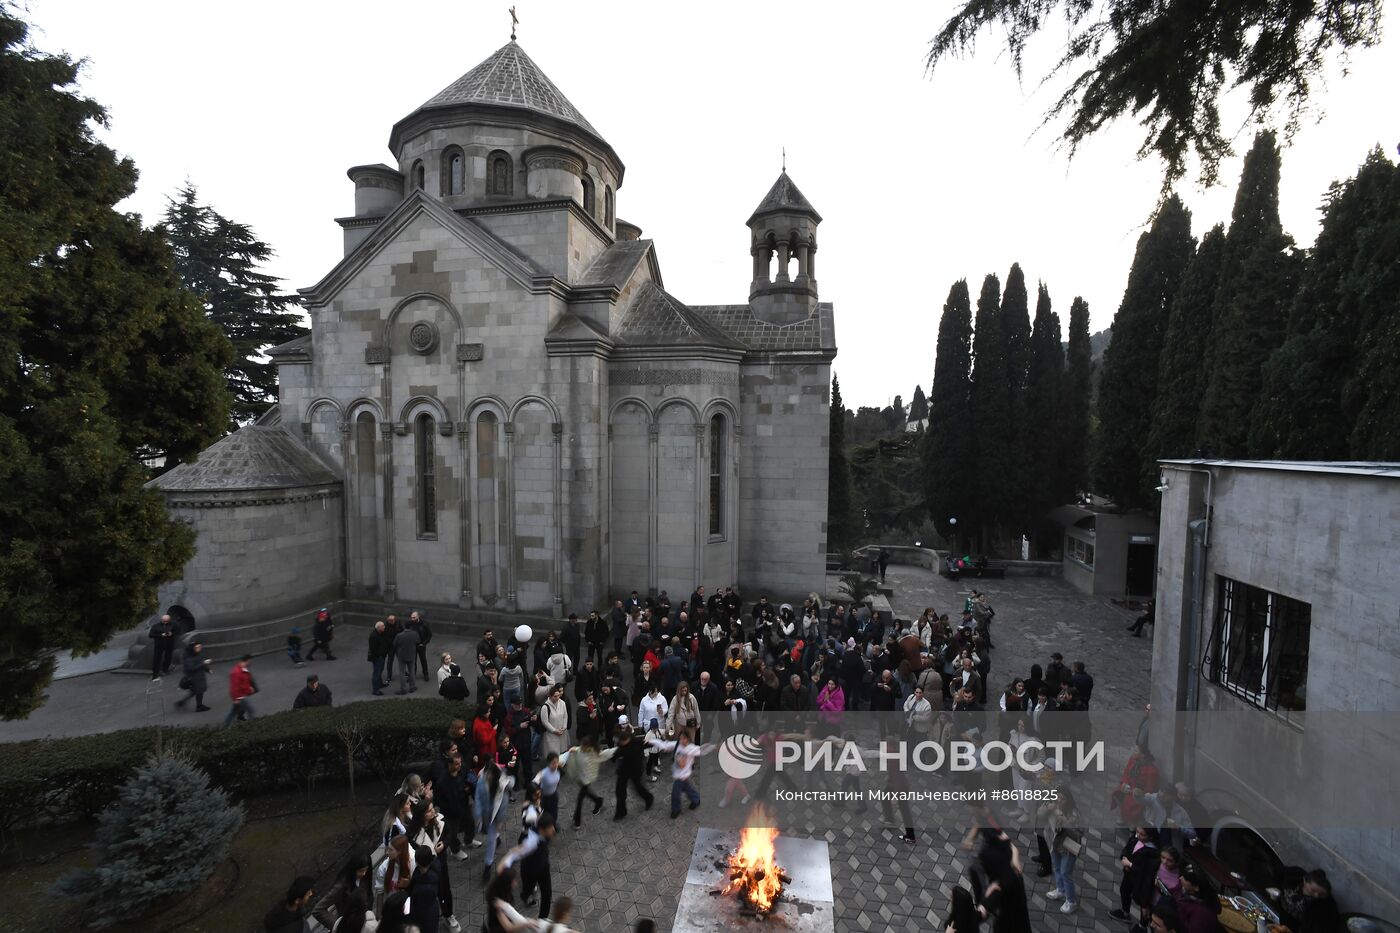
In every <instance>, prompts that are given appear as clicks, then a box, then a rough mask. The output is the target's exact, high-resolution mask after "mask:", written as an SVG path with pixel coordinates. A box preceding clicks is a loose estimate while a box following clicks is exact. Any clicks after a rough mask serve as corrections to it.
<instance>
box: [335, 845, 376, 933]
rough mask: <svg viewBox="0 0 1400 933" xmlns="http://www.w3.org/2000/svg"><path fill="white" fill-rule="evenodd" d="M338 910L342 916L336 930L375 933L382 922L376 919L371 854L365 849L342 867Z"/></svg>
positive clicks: (338, 932)
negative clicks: (364, 851) (367, 853)
mask: <svg viewBox="0 0 1400 933" xmlns="http://www.w3.org/2000/svg"><path fill="white" fill-rule="evenodd" d="M335 912H336V915H337V916H339V917H340V920H339V922H338V923H337V924H336V927H335V931H336V933H376V931H377V930H378V929H379V921H378V920H376V919H375V918H374V879H373V878H372V877H371V874H370V864H369V856H368V855H365V854H364V853H363V852H357V853H355V854H354V855H352V856H350V860H349V861H348V862H346V863H345V867H344V868H342V869H341V870H340V892H339V893H338V894H336V897H335Z"/></svg>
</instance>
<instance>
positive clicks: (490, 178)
mask: <svg viewBox="0 0 1400 933" xmlns="http://www.w3.org/2000/svg"><path fill="white" fill-rule="evenodd" d="M486 165H487V171H486V193H487V194H488V195H495V196H507V195H509V194H510V193H511V190H512V188H513V182H514V174H515V173H514V170H513V169H512V168H511V162H510V156H508V155H506V154H505V153H504V152H499V151H497V152H493V153H491V156H490V158H488V159H487V162H486Z"/></svg>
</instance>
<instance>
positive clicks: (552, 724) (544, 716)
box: [540, 684, 569, 759]
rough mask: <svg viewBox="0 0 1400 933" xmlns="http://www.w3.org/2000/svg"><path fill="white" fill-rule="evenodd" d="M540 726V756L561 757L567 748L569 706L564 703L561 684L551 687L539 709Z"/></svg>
mask: <svg viewBox="0 0 1400 933" xmlns="http://www.w3.org/2000/svg"><path fill="white" fill-rule="evenodd" d="M540 725H541V726H542V727H543V728H544V735H543V737H542V738H541V740H540V754H541V755H542V756H543V757H544V758H546V759H548V758H549V755H550V753H551V752H553V753H554V754H556V755H562V754H563V753H564V751H565V749H567V748H568V747H569V740H568V732H569V705H568V704H567V703H565V702H564V687H563V685H562V684H554V685H553V688H552V689H551V690H550V691H549V699H548V700H546V701H545V702H544V705H542V706H541V707H540Z"/></svg>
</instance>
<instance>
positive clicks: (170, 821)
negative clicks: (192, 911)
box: [55, 754, 243, 927]
mask: <svg viewBox="0 0 1400 933" xmlns="http://www.w3.org/2000/svg"><path fill="white" fill-rule="evenodd" d="M242 825H243V810H242V808H241V807H238V806H235V805H233V804H231V803H229V800H228V794H226V793H225V792H224V791H222V790H218V789H216V788H213V787H210V786H209V776H208V775H207V774H205V773H204V772H203V771H200V770H199V769H198V768H196V767H195V766H194V765H193V764H191V763H190V762H188V761H186V760H184V759H183V758H180V757H178V756H174V755H168V754H167V755H163V756H158V757H155V758H152V759H151V760H150V761H149V762H147V763H146V765H145V766H144V767H142V768H140V769H138V770H137V772H136V774H135V775H133V776H132V778H131V780H129V781H127V782H126V784H124V785H123V786H122V788H121V790H120V792H119V793H118V794H117V799H116V800H115V801H114V802H113V803H112V806H111V807H109V808H108V809H107V810H105V811H103V813H102V815H101V816H100V817H99V818H98V827H97V838H96V840H95V842H94V843H93V845H92V848H93V850H94V858H93V861H94V862H95V864H96V866H97V867H95V868H92V869H81V870H79V871H75V872H72V873H70V874H68V875H65V876H64V877H63V878H61V879H60V880H59V882H58V884H57V885H56V886H55V890H56V892H57V893H59V894H62V895H64V896H67V897H71V898H74V899H75V900H77V901H78V902H79V903H80V904H81V905H82V906H83V912H84V915H85V919H86V920H87V922H88V923H90V924H91V925H92V926H95V927H109V926H112V925H113V924H115V923H119V922H120V921H122V920H130V919H134V918H137V917H140V916H141V915H142V914H144V913H145V912H146V911H147V910H149V909H150V908H151V907H152V906H153V905H154V904H155V903H156V902H157V901H159V900H160V899H161V898H164V897H169V896H172V895H178V894H184V893H187V892H189V891H193V890H194V889H195V888H197V887H198V886H199V885H200V883H201V882H202V881H204V879H205V878H208V877H209V876H210V875H212V874H213V873H214V871H215V869H217V868H218V867H219V865H220V864H222V863H223V861H224V859H225V858H227V857H228V850H229V845H230V843H232V842H233V837H234V834H235V833H237V832H238V830H239V828H240V827H241V826H242Z"/></svg>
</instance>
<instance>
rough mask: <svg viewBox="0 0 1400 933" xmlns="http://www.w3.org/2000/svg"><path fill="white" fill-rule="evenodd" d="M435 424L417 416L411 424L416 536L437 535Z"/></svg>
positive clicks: (425, 417) (431, 418)
mask: <svg viewBox="0 0 1400 933" xmlns="http://www.w3.org/2000/svg"><path fill="white" fill-rule="evenodd" d="M436 434H437V423H436V422H434V421H433V416H432V415H427V414H424V415H419V416H418V417H417V418H416V419H414V422H413V447H414V467H415V471H416V473H417V479H418V483H417V486H418V534H419V535H420V536H426V535H435V534H437V488H436V481H435V478H434V475H433V474H434V472H435V468H434V461H436V459H437V448H436V439H435V435H436Z"/></svg>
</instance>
